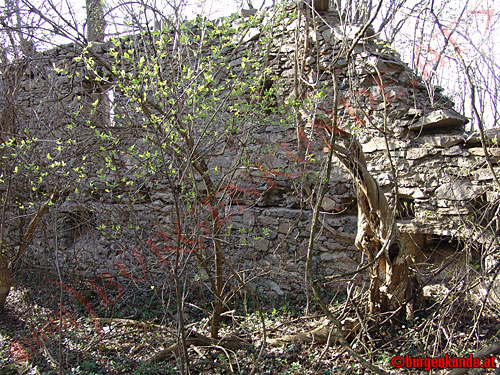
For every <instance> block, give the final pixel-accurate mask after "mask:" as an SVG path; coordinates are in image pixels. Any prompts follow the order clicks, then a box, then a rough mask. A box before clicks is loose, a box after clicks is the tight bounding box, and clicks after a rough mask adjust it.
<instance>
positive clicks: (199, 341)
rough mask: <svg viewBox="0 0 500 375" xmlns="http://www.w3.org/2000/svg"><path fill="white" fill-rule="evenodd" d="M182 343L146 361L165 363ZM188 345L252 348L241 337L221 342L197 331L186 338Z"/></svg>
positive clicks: (174, 344)
mask: <svg viewBox="0 0 500 375" xmlns="http://www.w3.org/2000/svg"><path fill="white" fill-rule="evenodd" d="M181 345H182V344H181V343H180V342H175V343H173V344H171V345H169V346H168V347H166V348H165V349H163V350H161V351H159V352H158V353H156V354H155V355H153V356H151V357H150V358H148V359H147V360H146V361H147V362H159V361H163V360H164V359H166V358H167V357H168V356H169V355H170V354H171V353H174V352H176V351H178V350H179V348H180V347H181ZM186 345H187V346H191V345H194V346H221V347H224V348H226V349H230V350H240V349H245V348H247V347H249V346H250V343H248V342H247V341H245V340H243V339H240V338H239V337H236V336H229V337H225V338H222V339H220V340H214V339H211V338H210V337H208V336H204V335H201V334H199V333H197V332H195V331H191V332H189V335H188V337H187V338H186Z"/></svg>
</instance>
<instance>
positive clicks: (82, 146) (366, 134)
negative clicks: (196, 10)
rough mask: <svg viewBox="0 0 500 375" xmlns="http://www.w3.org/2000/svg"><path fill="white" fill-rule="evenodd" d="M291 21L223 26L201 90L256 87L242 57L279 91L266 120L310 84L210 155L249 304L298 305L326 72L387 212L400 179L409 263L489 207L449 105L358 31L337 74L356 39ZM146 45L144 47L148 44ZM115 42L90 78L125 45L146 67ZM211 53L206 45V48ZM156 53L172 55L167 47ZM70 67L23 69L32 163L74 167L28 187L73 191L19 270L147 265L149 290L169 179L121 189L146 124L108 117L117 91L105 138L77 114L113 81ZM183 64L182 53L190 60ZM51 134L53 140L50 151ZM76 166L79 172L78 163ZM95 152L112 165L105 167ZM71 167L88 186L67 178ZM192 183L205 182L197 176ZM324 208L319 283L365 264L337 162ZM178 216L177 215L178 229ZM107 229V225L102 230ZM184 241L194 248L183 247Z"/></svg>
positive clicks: (71, 57) (119, 100)
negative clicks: (251, 290) (230, 29)
mask: <svg viewBox="0 0 500 375" xmlns="http://www.w3.org/2000/svg"><path fill="white" fill-rule="evenodd" d="M293 11H294V10H293V9H288V10H287V11H286V12H285V13H283V14H282V15H281V16H280V17H278V16H274V17H270V16H265V15H261V16H260V17H261V18H260V19H259V22H256V23H254V24H253V25H252V26H251V27H247V26H241V25H243V20H235V21H234V25H235V26H234V28H235V31H234V40H235V41H236V42H235V43H234V44H233V45H225V46H222V48H223V50H224V54H223V56H224V57H225V58H227V56H228V55H229V56H231V59H230V60H229V61H228V62H227V65H226V68H227V70H226V71H225V72H226V73H224V74H225V75H224V74H221V75H220V76H218V77H217V79H216V80H215V81H214V82H213V83H212V86H209V88H210V87H212V88H213V87H218V86H222V85H223V82H227V77H230V75H231V74H233V75H234V76H237V75H240V76H241V75H247V76H248V77H252V76H253V75H254V76H256V77H257V76H258V77H262V72H259V71H256V72H254V71H252V68H249V67H248V64H247V66H245V61H247V59H248V57H249V55H253V56H254V57H255V56H257V57H258V58H259V59H263V60H265V61H266V67H267V69H268V70H267V71H268V73H267V75H266V77H267V78H269V79H268V80H267V81H266V80H264V84H266V82H267V83H269V87H271V86H272V87H274V88H275V94H274V95H275V100H276V103H275V105H276V107H279V106H280V105H282V104H283V103H285V102H286V101H287V100H288V99H289V98H290V97H292V96H293V95H294V88H295V87H296V80H295V77H296V72H297V70H298V71H299V73H300V74H301V77H302V78H301V79H302V80H303V81H304V82H305V85H303V86H305V87H307V89H304V91H303V99H307V100H308V105H306V106H304V107H303V108H302V109H301V111H300V112H301V113H300V115H299V114H297V113H295V114H294V113H292V114H291V115H289V116H288V117H285V118H284V116H283V113H279V112H278V113H276V114H275V115H273V114H270V115H266V116H261V115H260V114H259V113H255V115H254V116H251V117H249V118H248V119H247V121H246V122H245V124H244V125H241V129H242V130H241V131H240V133H238V134H235V135H231V133H227V134H228V135H227V137H225V138H218V139H217V142H214V143H213V144H211V143H209V144H208V145H207V149H209V150H210V152H208V153H207V155H209V156H207V160H208V163H209V167H210V171H211V172H210V173H211V176H212V177H213V178H214V180H215V181H220V180H221V179H222V178H224V176H227V173H229V172H230V171H231V170H233V171H234V175H233V179H232V180H231V188H230V189H229V190H224V191H223V192H224V193H225V194H226V195H230V197H231V199H230V202H229V203H228V202H227V201H225V202H226V203H225V204H224V206H221V207H223V209H221V211H222V212H223V214H222V216H223V219H224V220H225V228H226V231H227V233H224V243H225V246H226V249H225V254H226V256H227V257H228V259H229V260H230V261H231V263H232V264H234V265H235V268H236V269H237V270H239V271H241V272H242V274H245V275H247V280H252V282H253V283H255V285H258V286H259V291H261V292H263V293H270V294H271V295H278V296H283V295H284V294H285V293H286V294H291V295H294V294H296V293H300V291H301V290H302V288H303V274H304V267H305V254H306V249H307V241H308V237H309V228H310V220H311V217H312V210H311V207H312V205H313V204H314V200H315V194H314V190H310V189H311V187H312V188H314V183H315V182H317V176H318V172H319V171H321V168H322V165H323V163H324V155H326V154H325V152H324V147H325V143H324V139H325V133H322V131H321V129H319V130H318V129H316V128H314V127H312V126H310V124H312V123H314V121H315V116H316V115H315V114H317V115H318V117H317V118H318V119H319V118H320V117H319V114H321V113H322V114H325V113H327V112H328V110H330V109H331V108H332V101H333V86H332V72H334V73H335V75H336V79H337V82H338V88H339V96H340V100H339V118H340V120H341V123H342V125H343V126H344V128H345V129H346V130H347V131H350V132H352V133H354V134H356V135H357V136H358V138H359V140H360V141H361V143H362V145H363V151H364V152H365V154H366V157H367V162H368V167H369V170H370V172H372V173H373V174H374V176H375V178H376V180H377V181H378V182H379V184H380V185H381V186H382V187H383V188H384V191H385V192H386V193H387V196H388V198H389V199H390V201H394V199H393V197H394V192H395V191H396V189H395V186H396V184H395V183H396V182H397V194H398V197H399V201H400V203H399V204H400V207H399V209H398V212H399V217H400V220H399V224H400V229H401V231H402V233H403V235H404V236H405V238H406V240H407V245H408V246H412V247H413V250H414V251H415V253H416V254H421V253H424V252H425V251H426V247H427V246H430V243H431V241H432V238H433V237H442V236H452V235H453V236H461V235H465V236H466V235H467V233H466V232H465V229H464V228H463V226H462V224H461V223H463V217H464V216H466V217H468V216H470V215H472V213H473V210H474V209H477V207H478V205H480V204H483V203H484V202H493V201H495V200H496V199H497V197H496V195H495V194H494V193H493V192H492V191H493V190H492V188H491V184H492V176H491V174H490V172H489V169H488V168H487V165H486V163H485V159H484V155H483V150H482V148H481V147H480V144H479V141H478V137H477V135H470V134H465V133H464V124H465V123H466V122H467V119H465V118H464V117H463V116H461V115H460V114H458V113H456V112H455V111H454V110H453V109H452V106H453V105H452V103H451V101H450V100H448V99H447V98H445V97H443V96H442V95H440V93H439V91H437V92H433V93H431V94H432V98H433V99H432V101H431V100H430V99H429V96H430V95H429V92H428V91H427V88H426V87H425V86H424V85H423V84H422V83H421V82H420V81H419V78H418V77H417V76H416V75H415V74H414V72H412V71H410V70H409V69H408V67H407V66H406V65H405V64H404V63H403V62H401V61H400V60H399V58H398V56H397V53H395V52H394V51H391V50H390V49H389V48H388V47H387V46H385V44H384V43H383V42H382V41H380V40H379V39H378V37H377V36H375V35H374V34H373V32H372V31H370V30H368V32H367V33H366V35H364V36H363V38H361V39H360V41H359V43H358V44H357V45H356V47H355V49H354V56H353V58H352V61H350V62H346V61H345V60H343V59H339V60H337V61H336V63H335V64H334V63H333V62H334V60H333V59H334V56H336V55H337V54H338V53H339V52H340V51H341V50H342V48H343V46H344V44H343V43H345V42H346V41H352V40H353V39H354V38H355V37H356V34H357V32H359V31H360V30H361V27H360V26H357V25H351V26H347V27H345V26H341V25H340V23H339V20H338V19H337V17H336V14H335V13H334V12H330V13H328V12H327V13H321V14H320V16H318V17H314V18H313V17H311V16H309V17H308V18H307V19H306V18H305V16H301V17H302V18H301V17H295V16H292V13H293ZM287 12H288V13H287ZM238 25H240V27H239V26H238ZM306 25H307V29H306ZM190 27H192V35H198V34H197V31H196V30H197V29H196V26H190ZM216 27H217V26H216V25H214V26H213V29H216ZM270 30H272V37H270V35H269V33H270ZM306 30H307V31H306ZM154 38H155V37H153V39H150V42H154V41H155V40H158V39H154ZM124 40H127V43H128V44H127V43H125V44H122V45H121V46H120V47H119V48H118V47H116V45H114V44H113V42H111V41H110V42H106V43H104V44H95V45H94V46H92V47H91V48H90V52H91V55H92V56H99V58H100V59H102V61H101V62H98V64H97V66H99V64H101V65H102V64H103V63H104V64H112V63H113V52H116V51H117V50H119V52H120V53H121V54H123V49H125V50H126V49H127V48H129V49H130V50H132V49H133V51H134V52H133V53H134V57H133V59H131V61H138V60H140V59H141V57H142V56H146V57H147V58H154V56H151V55H150V54H149V53H148V51H149V50H148V46H147V43H146V42H147V40H148V39H147V38H140V37H129V38H128V39H124ZM263 40H265V42H263ZM238 42H240V43H238ZM193 43H194V42H193ZM213 43H214V44H215V45H217V39H216V40H215V41H214V42H213ZM195 44H196V43H194V47H193V48H192V49H191V50H190V51H199V53H201V54H204V53H206V54H208V53H209V51H210V46H205V45H201V44H200V48H199V49H197V46H196V45H195ZM123 45H128V47H123ZM132 47H133V48H132ZM165 48H166V50H173V49H174V48H175V46H174V45H173V44H172V45H168V46H167V47H165ZM297 48H298V49H299V50H298V53H297V54H296V53H295V52H296V51H297ZM81 54H82V50H81V49H80V48H77V47H76V46H73V45H66V46H61V47H58V48H56V49H53V50H49V51H45V52H42V53H39V54H38V55H37V56H36V58H34V59H33V60H32V61H29V67H28V69H27V72H26V74H25V76H24V79H23V86H22V90H21V92H20V99H19V108H22V113H21V116H20V118H19V119H18V121H19V123H20V124H23V125H22V126H23V127H24V128H25V129H27V131H28V132H29V134H30V135H31V136H36V137H38V138H39V142H38V146H37V147H38V149H39V150H42V151H41V152H40V155H39V156H38V157H37V162H38V163H40V164H41V165H45V166H47V167H48V166H50V165H52V164H53V163H54V160H56V161H63V160H64V161H65V163H66V164H67V165H69V166H70V167H71V169H69V172H67V173H66V174H63V173H62V172H61V175H60V176H59V177H58V178H59V179H58V178H56V177H53V179H52V180H50V179H48V180H46V181H45V182H44V183H41V184H40V185H39V186H38V187H37V188H38V189H40V190H42V191H47V192H48V191H50V189H51V186H52V185H59V187H60V188H61V189H64V182H63V181H65V179H66V180H67V181H73V182H74V181H78V184H77V187H76V188H74V186H73V185H71V184H69V185H71V186H72V188H71V189H72V190H71V191H70V192H68V193H67V194H66V201H65V202H64V203H63V204H62V205H61V206H60V207H58V209H57V210H55V211H53V212H51V216H50V218H49V219H47V225H46V227H45V228H42V229H41V230H40V233H39V235H37V237H36V239H35V241H34V243H33V246H32V249H31V253H30V254H31V255H30V256H29V259H28V261H29V262H31V263H34V264H36V265H39V266H40V265H41V266H47V267H52V266H53V262H54V259H55V254H56V253H57V254H58V257H57V260H58V262H59V263H60V266H61V267H63V268H65V269H67V270H68V269H69V270H72V272H75V274H78V275H86V276H95V275H98V274H101V273H103V272H104V273H109V274H112V275H115V274H119V273H121V274H122V275H123V274H124V270H129V271H130V272H132V273H133V274H134V275H136V276H137V277H139V276H141V275H143V274H145V272H144V270H145V268H147V270H148V272H149V273H150V275H152V276H154V277H157V276H155V275H161V274H162V273H165V272H168V269H169V267H170V264H171V263H169V262H170V261H171V258H168V257H169V256H171V254H169V253H168V251H167V249H169V246H173V245H172V242H175V239H176V238H177V239H178V234H179V233H178V230H177V232H176V227H175V206H174V202H173V196H174V193H175V192H174V191H173V190H172V186H171V185H169V183H168V182H167V181H166V177H165V176H162V175H161V173H157V172H154V171H153V172H151V173H150V174H147V175H142V176H136V177H134V178H132V177H130V178H129V177H127V180H124V179H123V176H131V175H132V174H133V173H132V171H133V169H134V163H136V162H137V161H135V160H134V158H132V157H130V155H127V153H125V152H121V151H120V150H126V149H129V148H130V147H133V146H134V145H136V146H137V149H138V150H140V153H142V154H144V153H145V152H146V151H147V150H148V144H147V142H145V141H144V140H145V139H146V138H147V137H148V136H151V134H149V133H148V132H147V131H145V130H144V129H143V128H141V126H137V124H141V123H143V120H144V113H143V112H142V111H141V109H140V105H137V104H133V105H135V106H136V107H137V108H138V111H137V117H133V116H130V115H129V112H127V113H128V115H127V117H126V118H125V117H120V116H121V114H122V113H121V112H120V111H121V108H122V105H130V101H131V98H130V97H129V96H127V94H126V92H125V91H124V90H123V89H120V90H118V89H116V88H115V90H114V93H113V95H114V104H113V108H114V114H115V119H114V121H116V122H115V123H114V124H112V125H110V126H109V128H108V129H99V128H98V129H96V128H95V127H93V126H92V121H93V120H92V118H93V117H92V116H94V115H95V114H93V113H91V112H92V111H90V112H89V111H87V112H86V111H85V108H88V107H89V103H92V102H93V101H94V98H95V97H94V96H93V95H96V94H99V93H103V92H106V90H108V89H109V87H112V86H113V82H112V81H111V80H106V79H103V80H102V81H99V80H96V72H95V71H92V70H93V69H92V67H89V66H86V65H85V64H84V62H83V61H84V60H82V59H81ZM195 57H196V56H195V55H194V54H193V55H190V54H189V53H187V55H186V59H189V58H193V59H194V60H196V59H195ZM158 59H159V62H160V64H161V63H162V61H164V63H165V66H166V68H168V69H169V72H166V73H165V74H173V73H172V71H173V70H175V69H174V68H172V66H168V65H167V63H168V61H167V60H166V59H165V60H162V59H161V58H158ZM121 64H122V65H121V68H122V70H123V74H127V72H128V70H129V66H130V65H128V64H132V63H131V62H129V63H127V62H126V61H124V62H122V63H121ZM297 64H298V65H297ZM296 67H297V68H296ZM98 74H103V75H104V72H103V71H99V72H98ZM225 80H226V81H225ZM228 87H229V86H228ZM318 93H320V95H318ZM220 97H221V98H223V97H224V92H221V93H220ZM251 98H252V93H251V92H249V91H247V92H244V93H243V94H242V100H247V101H248V102H252V99H251ZM149 99H151V100H153V102H154V100H155V99H154V98H149ZM158 103H161V102H158ZM158 105H160V104H158ZM132 107H133V106H132ZM130 108H131V107H130V106H129V107H128V109H130ZM224 111H225V112H224ZM224 111H223V112H221V113H218V114H217V120H216V121H213V122H211V123H210V128H209V130H210V131H214V132H216V131H217V129H220V130H219V131H221V132H223V131H224V128H227V124H228V121H230V120H231V118H232V116H234V114H233V113H231V111H230V107H224ZM296 116H302V118H303V122H304V124H305V128H304V131H303V133H301V134H300V135H299V138H300V137H302V138H303V141H304V144H305V145H306V146H307V150H306V151H307V153H306V159H305V160H302V161H300V160H299V161H297V160H298V157H297V155H299V151H298V149H297V131H296V128H295V125H296V123H295V120H294V119H295V118H296ZM311 116H312V117H311ZM308 125H309V126H308ZM107 131H108V132H109V134H111V135H110V136H109V137H108V136H106V134H107V133H106V132H107ZM96 133H97V135H96ZM103 134H104V135H103ZM49 137H52V140H50V141H48V138H49ZM489 139H493V136H491V137H490V138H489ZM58 140H59V141H64V142H65V147H63V148H61V149H60V151H59V152H54V151H52V154H51V155H50V157H48V156H47V153H50V152H51V151H47V150H49V148H50V147H52V146H53V144H52V142H53V141H58ZM243 140H245V142H244V143H245V157H246V159H245V162H244V163H243V162H241V160H242V156H241V150H242V144H243ZM50 149H51V150H53V148H50ZM89 151H90V152H89ZM138 152H139V151H138ZM491 152H492V155H493V162H494V163H495V168H496V166H497V165H498V160H499V158H500V149H498V148H495V147H493V148H491ZM84 154H86V155H87V158H88V159H87V160H86V162H85V163H83V164H82V160H81V158H82V155H84ZM103 155H113V159H112V162H111V165H107V163H106V160H108V161H109V160H110V159H109V158H106V157H103ZM389 157H390V158H391V159H392V166H391V162H390V160H389ZM53 159H54V160H53ZM236 161H240V162H239V163H236ZM142 162H143V161H141V163H142ZM108 164H110V163H108ZM117 167H118V168H117ZM56 169H57V168H56ZM61 170H62V169H61ZM83 170H85V173H84V174H83V175H82V176H84V177H79V175H80V174H81V173H82V171H83ZM99 171H100V172H99ZM394 173H395V174H396V175H394ZM79 179H81V180H82V181H80V180H79ZM126 181H127V182H131V183H130V185H129V184H128V183H126ZM197 181H199V182H201V178H200V176H198V177H197ZM110 186H112V187H110ZM75 190H78V191H77V192H75ZM199 191H202V188H201V187H200V189H199ZM120 192H121V193H120ZM228 192H229V193H228ZM117 196H118V197H119V198H117ZM136 198H137V199H136ZM139 198H140V199H139ZM322 209H323V211H322V213H321V218H320V220H321V222H322V223H323V225H322V227H321V229H320V232H319V233H318V236H317V238H316V244H317V245H316V257H315V259H316V264H315V266H316V269H317V272H319V273H320V275H331V274H334V273H338V272H342V271H351V270H353V269H355V268H356V267H357V266H358V265H359V263H360V261H361V260H362V254H360V252H359V251H357V250H356V248H355V247H354V244H353V242H354V237H355V234H356V220H357V217H356V198H355V194H354V190H353V186H352V182H351V179H350V176H349V175H348V173H347V172H346V171H345V170H344V169H343V167H342V166H341V165H340V164H339V163H338V162H335V164H334V168H333V171H332V176H331V181H330V186H329V189H328V193H327V195H326V197H325V200H324V201H323V205H322ZM204 210H205V213H207V212H208V211H210V207H208V206H207V205H206V204H205V207H204ZM190 214H191V212H190V211H188V212H187V213H186V216H188V215H190ZM54 215H56V216H55V217H54ZM193 220H194V219H193ZM53 222H55V223H56V227H57V230H56V231H54V225H52V224H51V223H53ZM103 223H107V224H106V225H107V226H106V227H105V228H103V227H102V224H103ZM203 225H204V224H203V223H199V227H198V235H203V231H204V227H203ZM191 229H192V228H191ZM191 229H190V230H191ZM55 233H57V235H55ZM185 238H186V239H185V241H186V242H189V241H190V240H189V239H188V236H187V235H186V237H185ZM189 238H191V237H189ZM190 246H192V248H191V249H192V251H186V253H184V254H183V255H182V256H183V257H185V258H190V257H191V258H193V259H194V258H195V257H196V256H197V255H199V254H203V252H204V251H206V252H207V254H209V253H210V251H209V250H210V247H211V244H210V241H208V242H207V241H205V240H202V241H201V242H196V244H193V243H191V245H190ZM167 258H168V259H167ZM200 262H201V264H203V262H204V261H200ZM198 264H200V263H198ZM206 264H207V265H208V264H209V263H208V261H207V263H206ZM197 267H199V266H197ZM202 268H203V267H201V268H195V269H192V270H191V271H190V272H193V273H194V275H195V279H196V280H198V281H199V282H207V279H206V277H205V272H204V271H203V269H202ZM132 270H133V271H132ZM165 270H167V271H165ZM245 270H247V271H245ZM129 271H126V272H129ZM254 277H256V278H255V279H252V278H254Z"/></svg>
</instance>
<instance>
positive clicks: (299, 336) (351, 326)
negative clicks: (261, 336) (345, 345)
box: [268, 319, 360, 346]
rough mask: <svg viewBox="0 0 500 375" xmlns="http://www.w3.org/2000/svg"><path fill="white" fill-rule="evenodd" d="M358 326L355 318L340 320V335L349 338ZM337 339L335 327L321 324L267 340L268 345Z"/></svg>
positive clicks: (321, 341)
mask: <svg viewBox="0 0 500 375" xmlns="http://www.w3.org/2000/svg"><path fill="white" fill-rule="evenodd" d="M359 328H360V325H359V322H358V321H356V320H355V319H345V320H344V321H342V331H341V333H340V335H342V337H344V338H346V339H348V338H351V337H353V336H354V334H355V333H356V332H357V331H359ZM339 340H340V337H339V332H338V331H337V329H336V328H333V330H332V326H322V327H318V328H315V329H313V330H312V331H310V332H299V333H296V334H295V335H287V336H283V337H278V338H276V339H270V340H269V341H268V342H269V345H270V346H280V345H282V344H290V343H295V342H303V343H313V344H324V343H326V342H330V343H333V342H338V341H339Z"/></svg>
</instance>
